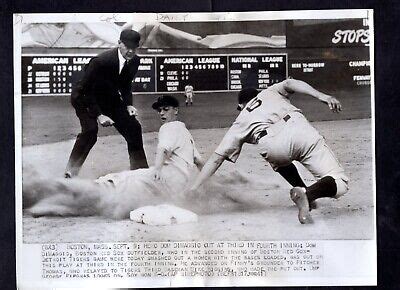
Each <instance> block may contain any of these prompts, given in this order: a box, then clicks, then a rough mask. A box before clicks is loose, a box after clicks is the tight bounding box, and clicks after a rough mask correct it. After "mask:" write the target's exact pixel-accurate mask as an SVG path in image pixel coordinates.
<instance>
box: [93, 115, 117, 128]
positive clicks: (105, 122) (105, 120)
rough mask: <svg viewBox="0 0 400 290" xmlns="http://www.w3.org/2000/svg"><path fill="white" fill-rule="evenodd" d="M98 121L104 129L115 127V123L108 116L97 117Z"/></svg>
mask: <svg viewBox="0 0 400 290" xmlns="http://www.w3.org/2000/svg"><path fill="white" fill-rule="evenodd" d="M97 121H98V122H99V123H100V125H101V126H103V127H109V126H112V125H114V121H113V120H112V119H111V118H110V117H108V116H106V115H99V116H98V117H97Z"/></svg>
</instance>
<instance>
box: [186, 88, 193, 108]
mask: <svg viewBox="0 0 400 290" xmlns="http://www.w3.org/2000/svg"><path fill="white" fill-rule="evenodd" d="M185 96H186V101H185V103H186V106H187V105H189V104H190V105H191V106H192V105H193V96H194V92H193V86H191V85H189V84H188V85H186V86H185Z"/></svg>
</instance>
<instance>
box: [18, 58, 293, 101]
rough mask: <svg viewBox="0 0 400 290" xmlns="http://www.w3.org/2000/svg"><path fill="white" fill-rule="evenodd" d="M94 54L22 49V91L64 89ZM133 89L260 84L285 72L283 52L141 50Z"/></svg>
mask: <svg viewBox="0 0 400 290" xmlns="http://www.w3.org/2000/svg"><path fill="white" fill-rule="evenodd" d="M93 56H95V55H94V54H85V55H83V54H82V55H75V54H74V55H72V54H63V55H56V54H51V55H22V70H21V72H22V76H21V77H22V95H23V96H27V95H68V94H70V93H71V91H72V87H73V85H74V84H75V83H76V82H77V81H78V80H79V79H80V78H81V76H82V74H83V72H84V69H85V65H86V64H88V63H89V61H90V59H91V58H92V57H93ZM140 58H141V59H140V65H139V68H138V72H137V74H136V76H135V78H134V80H133V85H132V89H133V92H140V93H151V92H153V93H154V92H157V93H169V92H183V91H184V88H185V86H186V85H187V84H190V85H192V86H193V87H194V90H195V91H197V92H207V91H231V90H240V89H241V88H242V87H245V86H255V87H257V88H259V89H262V88H265V87H266V86H267V85H270V84H273V83H276V82H279V81H281V80H283V79H285V78H286V77H287V55H286V54H282V53H276V54H269V53H267V54H237V55H236V54H223V55H222V54H209V55H207V54H199V55H141V56H140Z"/></svg>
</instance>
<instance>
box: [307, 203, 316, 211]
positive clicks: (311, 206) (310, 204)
mask: <svg viewBox="0 0 400 290" xmlns="http://www.w3.org/2000/svg"><path fill="white" fill-rule="evenodd" d="M308 205H309V207H310V211H311V210H313V209H317V208H318V204H317V202H316V201H315V200H312V201H309V202H308Z"/></svg>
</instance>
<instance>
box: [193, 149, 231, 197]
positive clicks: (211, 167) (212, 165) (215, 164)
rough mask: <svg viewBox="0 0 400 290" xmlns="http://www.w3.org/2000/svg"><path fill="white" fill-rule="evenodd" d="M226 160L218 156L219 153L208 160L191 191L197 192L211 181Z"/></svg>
mask: <svg viewBox="0 0 400 290" xmlns="http://www.w3.org/2000/svg"><path fill="white" fill-rule="evenodd" d="M224 160H225V157H224V156H221V155H218V154H217V153H213V154H212V155H211V157H210V158H209V159H208V160H207V162H206V164H205V165H204V167H203V169H202V170H201V171H200V173H199V175H198V176H197V178H196V180H195V181H194V183H193V185H192V187H191V188H190V190H191V191H195V190H197V189H198V188H199V187H200V185H202V184H203V183H204V182H205V181H206V180H207V179H209V178H210V177H211V176H212V175H213V174H214V173H215V171H217V169H218V168H219V167H220V166H221V164H222V163H223V162H224Z"/></svg>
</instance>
